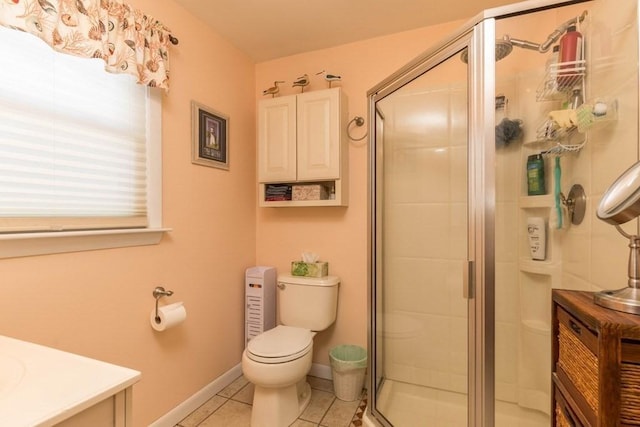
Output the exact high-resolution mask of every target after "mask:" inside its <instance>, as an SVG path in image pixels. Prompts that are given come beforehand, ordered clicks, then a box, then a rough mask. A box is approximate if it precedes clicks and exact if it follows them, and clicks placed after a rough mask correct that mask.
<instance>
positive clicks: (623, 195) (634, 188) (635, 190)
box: [596, 162, 640, 225]
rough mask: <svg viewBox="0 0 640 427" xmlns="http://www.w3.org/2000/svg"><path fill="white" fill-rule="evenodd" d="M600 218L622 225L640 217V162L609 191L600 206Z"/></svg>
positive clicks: (626, 172)
mask: <svg viewBox="0 0 640 427" xmlns="http://www.w3.org/2000/svg"><path fill="white" fill-rule="evenodd" d="M596 214H597V215H598V218H600V219H601V220H603V221H606V222H608V223H609V224H614V225H620V224H624V223H625V222H627V221H631V220H632V219H634V218H637V217H638V216H640V162H637V163H635V164H634V165H633V166H631V167H630V168H629V169H627V170H626V171H625V172H624V173H623V174H622V175H620V177H619V178H618V179H616V181H615V182H614V183H613V184H611V186H610V187H609V189H608V190H607V192H606V193H604V196H602V200H600V205H598V210H597V212H596Z"/></svg>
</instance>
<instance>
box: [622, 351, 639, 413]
mask: <svg viewBox="0 0 640 427" xmlns="http://www.w3.org/2000/svg"><path fill="white" fill-rule="evenodd" d="M638 396H640V365H637V364H635V363H624V362H623V363H622V366H621V369H620V421H622V423H623V424H628V425H634V426H636V425H640V399H639V398H638Z"/></svg>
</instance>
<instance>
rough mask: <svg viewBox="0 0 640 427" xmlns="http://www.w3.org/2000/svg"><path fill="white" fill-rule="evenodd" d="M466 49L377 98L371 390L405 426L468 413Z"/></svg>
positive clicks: (385, 417)
mask: <svg viewBox="0 0 640 427" xmlns="http://www.w3.org/2000/svg"><path fill="white" fill-rule="evenodd" d="M461 49H462V48H461V47H458V48H457V49H456V48H452V49H450V52H449V56H446V55H440V58H439V59H438V58H435V59H433V63H434V65H432V66H431V67H429V66H428V65H427V66H426V71H423V74H421V75H419V76H416V77H415V78H413V80H411V81H410V82H408V83H406V84H404V85H402V86H401V87H399V88H397V89H393V90H390V91H389V92H388V93H387V94H386V95H384V94H383V95H381V96H379V97H378V99H377V101H376V102H375V112H374V114H375V117H376V123H375V130H376V135H375V144H376V145H375V149H374V155H373V157H374V158H375V159H374V160H372V162H373V164H372V169H373V170H375V179H373V182H374V184H373V185H374V186H375V191H374V193H373V194H374V197H375V201H374V202H373V206H372V209H374V211H375V212H374V215H373V218H374V220H373V224H372V232H373V233H372V234H373V235H374V236H375V237H374V238H373V239H372V240H373V241H372V246H373V247H374V248H375V249H374V253H375V257H374V260H373V263H374V264H375V265H374V266H372V271H373V276H374V286H373V289H372V294H373V295H372V307H375V310H373V313H372V317H373V318H374V319H372V322H374V323H373V325H375V327H374V329H375V331H376V332H375V334H374V336H373V337H372V338H371V339H372V341H373V342H372V348H373V349H374V350H373V351H374V353H373V354H375V357H374V359H375V362H374V364H373V372H372V373H371V374H372V375H374V378H375V390H374V391H373V392H372V393H371V394H372V396H371V397H370V400H371V403H372V405H371V409H372V413H373V414H374V416H375V417H376V419H377V420H378V421H380V422H382V423H383V424H384V423H385V422H386V423H387V424H388V425H393V426H395V427H402V426H416V425H425V426H427V425H429V426H430V425H433V426H436V425H443V426H444V425H446V426H466V425H467V423H468V417H469V415H468V393H469V390H468V383H469V382H468V374H469V373H468V363H469V362H468V361H469V350H468V342H469V336H468V335H469V334H468V330H469V326H468V325H469V315H468V304H469V300H468V299H467V298H465V296H464V292H463V291H464V289H463V288H464V283H463V274H462V272H463V271H464V270H465V269H467V268H468V267H467V259H468V243H467V242H468V225H467V223H468V206H467V205H468V202H467V199H468V184H467V182H468V179H467V178H468V177H467V173H468V172H467V171H468V121H469V120H468V117H467V116H468V114H467V105H468V101H467V100H468V91H469V90H468V71H467V65H466V63H465V62H463V61H461V58H460V52H461ZM416 421H418V423H419V424H416ZM421 422H422V423H423V424H420V423H421Z"/></svg>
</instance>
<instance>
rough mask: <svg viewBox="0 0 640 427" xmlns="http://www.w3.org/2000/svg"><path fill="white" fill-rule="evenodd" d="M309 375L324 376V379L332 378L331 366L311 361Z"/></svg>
mask: <svg viewBox="0 0 640 427" xmlns="http://www.w3.org/2000/svg"><path fill="white" fill-rule="evenodd" d="M309 375H311V376H312V377H318V378H324V379H325V380H330V379H332V378H333V377H332V375H331V366H327V365H321V364H319V363H313V364H312V365H311V370H310V371H309Z"/></svg>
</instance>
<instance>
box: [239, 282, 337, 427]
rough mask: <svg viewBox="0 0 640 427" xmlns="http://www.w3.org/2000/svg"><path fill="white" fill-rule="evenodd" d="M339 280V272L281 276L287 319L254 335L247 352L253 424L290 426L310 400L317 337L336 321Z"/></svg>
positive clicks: (282, 314) (244, 367)
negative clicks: (320, 274) (308, 381)
mask: <svg viewBox="0 0 640 427" xmlns="http://www.w3.org/2000/svg"><path fill="white" fill-rule="evenodd" d="M338 283H339V279H338V278H337V277H335V276H326V277H323V278H308V277H294V276H279V277H278V293H277V295H276V299H277V301H278V306H279V309H280V317H281V321H282V324H281V325H278V326H276V327H275V328H273V329H270V330H268V331H266V332H263V333H261V334H259V335H258V336H256V337H254V338H252V339H251V341H249V342H248V344H247V348H245V350H244V352H243V353H242V372H243V374H244V376H245V378H246V379H247V380H248V381H249V382H251V383H252V384H253V385H254V392H253V393H254V394H253V407H252V409H251V427H287V426H289V425H291V424H292V423H293V422H294V421H295V420H296V418H298V417H299V416H300V414H301V413H302V411H304V409H305V408H306V407H307V405H308V404H309V401H310V400H311V387H310V386H309V384H308V383H307V374H308V373H309V370H310V369H311V362H312V358H313V337H314V336H315V334H316V331H322V330H324V329H326V328H328V327H329V326H330V325H331V324H333V322H334V321H335V318H336V310H337V301H338Z"/></svg>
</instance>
